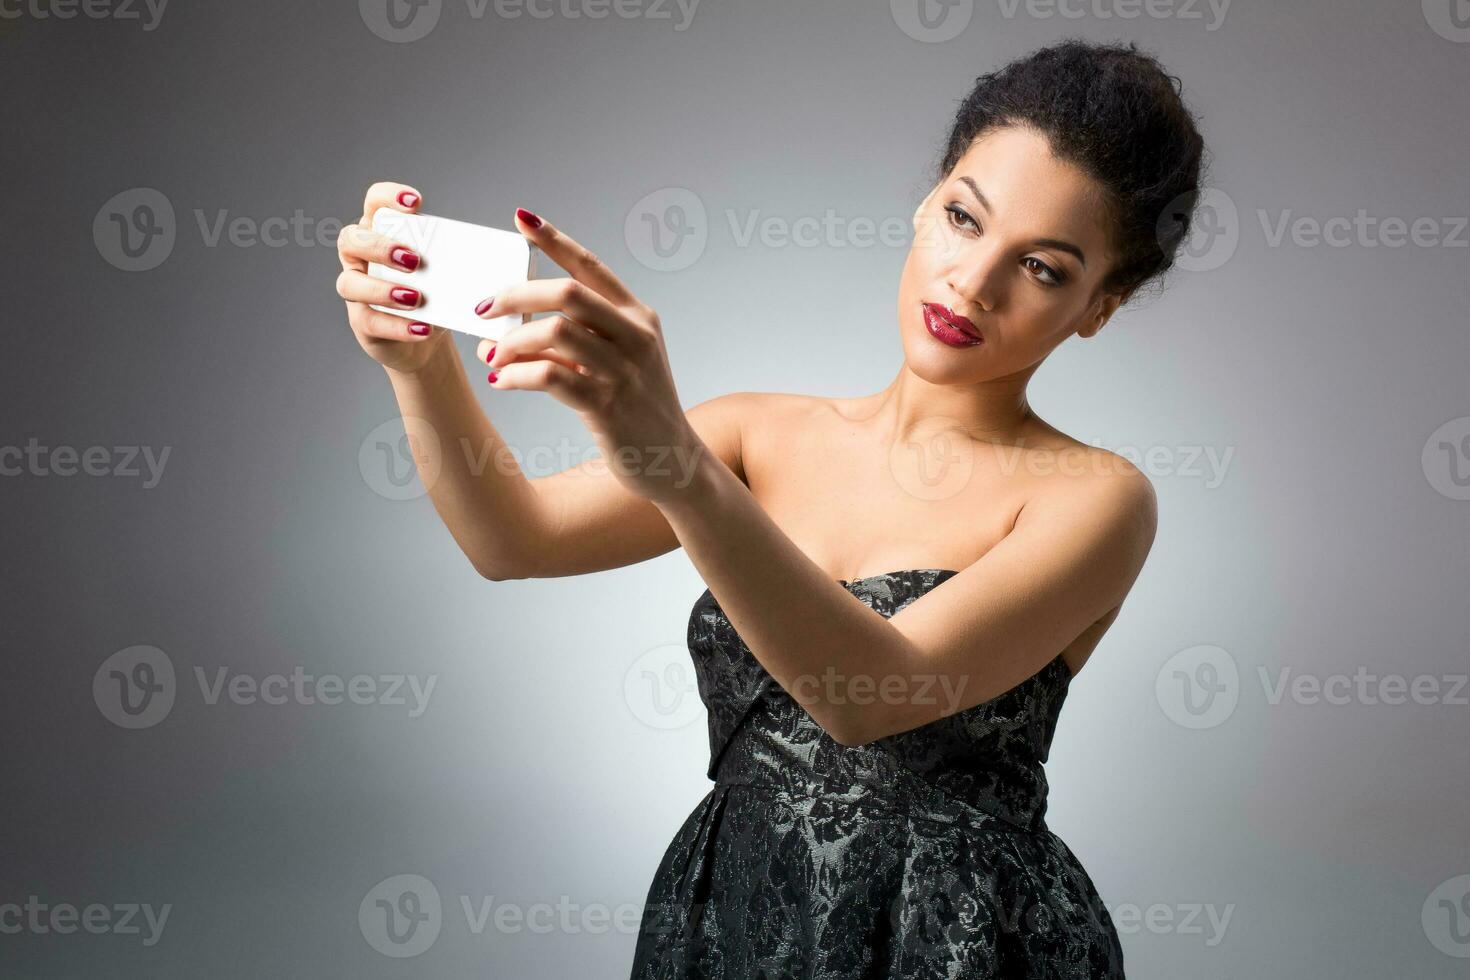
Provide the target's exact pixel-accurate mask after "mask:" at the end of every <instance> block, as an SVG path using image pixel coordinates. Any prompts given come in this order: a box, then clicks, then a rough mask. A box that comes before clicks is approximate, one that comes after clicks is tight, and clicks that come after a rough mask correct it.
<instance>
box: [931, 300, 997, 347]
mask: <svg viewBox="0 0 1470 980" xmlns="http://www.w3.org/2000/svg"><path fill="white" fill-rule="evenodd" d="M923 311H924V327H925V329H926V330H928V331H929V336H931V337H933V338H934V339H935V340H937V341H939V342H940V343H941V344H944V345H945V346H947V347H960V348H964V347H979V346H980V345H981V344H983V343H984V342H985V338H984V337H982V336H981V335H980V331H979V330H978V329H977V328H976V327H975V324H973V323H971V322H970V321H969V320H967V319H965V318H964V317H962V316H958V315H956V314H955V312H954V311H953V310H951V309H950V308H949V307H947V306H941V305H940V304H938V303H924V304H923Z"/></svg>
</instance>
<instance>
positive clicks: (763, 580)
mask: <svg viewBox="0 0 1470 980" xmlns="http://www.w3.org/2000/svg"><path fill="white" fill-rule="evenodd" d="M660 509H662V510H663V512H664V514H665V515H666V516H667V517H668V518H669V522H670V524H671V526H672V527H673V528H674V530H675V532H676V533H677V534H678V536H679V540H680V542H681V543H682V544H683V546H684V549H685V551H686V552H687V553H688V554H689V557H690V559H691V560H692V561H693V562H694V565H695V567H696V568H698V569H699V572H700V574H701V576H702V577H703V578H704V580H705V582H706V583H708V584H709V586H710V592H711V593H712V594H713V595H714V597H715V599H716V601H718V602H719V604H720V607H721V608H722V609H723V610H724V611H725V614H726V615H727V616H728V618H729V619H730V622H731V623H732V624H733V625H734V626H735V629H736V631H737V632H739V634H740V636H741V637H742V638H743V639H744V640H745V642H746V644H747V645H748V646H749V648H750V650H751V652H752V653H753V654H754V655H755V657H756V659H757V660H759V661H760V662H761V665H762V666H764V667H765V668H766V670H767V671H768V672H769V673H770V674H771V676H772V677H774V678H775V679H776V681H777V683H779V684H780V685H781V687H782V688H783V689H784V690H786V691H787V692H788V693H789V694H791V696H792V697H793V698H795V699H796V700H797V701H798V702H800V703H801V704H802V705H803V706H804V707H805V708H806V709H807V712H808V713H809V714H810V715H811V716H812V718H813V719H814V720H815V721H816V722H817V723H818V724H819V725H821V726H822V728H823V729H824V730H825V731H826V732H827V733H828V734H829V735H831V736H832V738H833V739H834V740H836V741H837V742H839V743H841V744H843V745H862V744H865V743H867V742H871V741H873V740H875V739H878V738H882V737H885V736H888V735H893V734H896V733H898V732H903V731H909V730H911V729H914V728H918V727H920V726H921V725H924V724H927V723H929V722H932V721H934V720H936V719H937V718H939V717H942V716H944V715H946V714H950V713H953V712H956V711H963V710H965V709H966V708H969V707H972V706H974V705H977V704H981V703H983V702H985V701H988V700H990V699H991V698H994V697H996V696H997V695H1000V694H1002V693H1004V692H1006V691H1008V690H1010V689H1011V688H1013V687H1015V686H1016V685H1017V684H1019V683H1020V682H1021V681H1023V680H1025V679H1026V678H1027V677H1030V676H1031V675H1033V674H1035V673H1036V672H1037V671H1039V670H1040V669H1041V668H1042V667H1043V666H1045V665H1046V664H1047V663H1048V662H1050V661H1051V660H1052V659H1054V658H1055V657H1056V656H1057V655H1058V654H1060V653H1061V652H1062V651H1064V650H1065V649H1067V648H1068V646H1069V645H1070V644H1072V643H1073V642H1076V641H1078V640H1079V639H1080V640H1082V642H1083V643H1084V644H1085V643H1086V642H1088V641H1089V640H1092V639H1093V638H1092V637H1084V634H1085V633H1086V632H1087V631H1088V630H1089V628H1092V629H1094V630H1095V631H1096V632H1097V637H1098V638H1100V636H1101V629H1105V628H1106V625H1107V624H1108V623H1110V622H1111V619H1110V618H1109V617H1110V616H1115V615H1116V612H1115V610H1116V609H1117V608H1118V607H1119V606H1121V603H1122V601H1123V598H1124V597H1125V596H1126V595H1127V593H1128V591H1129V589H1130V588H1131V587H1132V585H1133V582H1134V580H1135V579H1136V578H1137V576H1138V573H1139V571H1140V570H1141V569H1142V566H1143V563H1144V560H1145V558H1146V557H1147V555H1148V551H1149V548H1150V545H1151V544H1152V542H1153V537H1154V531H1155V527H1156V519H1157V518H1156V501H1155V496H1154V492H1153V487H1152V485H1151V484H1150V483H1149V482H1148V480H1147V478H1146V477H1144V476H1143V475H1142V474H1141V473H1139V472H1138V471H1136V470H1133V469H1131V468H1129V470H1126V471H1122V472H1119V473H1117V474H1109V475H1106V476H1099V477H1096V478H1087V479H1077V480H1072V481H1069V483H1068V486H1067V487H1066V489H1065V490H1064V491H1056V492H1052V493H1049V494H1046V495H1044V496H1043V497H1041V498H1039V499H1036V500H1033V501H1030V502H1028V503H1027V504H1026V506H1025V507H1024V508H1023V509H1022V512H1021V515H1020V516H1019V517H1018V518H1017V521H1016V525H1015V527H1014V528H1013V529H1012V530H1011V532H1010V533H1009V534H1007V535H1006V537H1005V538H1004V539H1002V540H1001V541H1000V543H998V544H997V545H995V547H993V548H991V549H990V551H988V552H987V553H986V554H985V555H983V556H982V557H981V558H980V559H979V560H978V561H976V562H974V563H973V564H971V565H970V566H969V567H968V568H965V569H963V570H961V571H960V572H959V574H957V575H955V576H953V577H952V578H950V579H948V580H947V581H945V582H943V583H942V584H940V585H939V586H937V587H936V588H934V589H932V590H930V591H929V592H927V593H925V594H924V595H923V596H921V597H919V598H918V599H916V600H915V601H914V602H912V603H911V604H909V605H908V606H906V607H905V608H904V609H903V610H901V611H900V612H898V613H896V614H895V615H894V616H892V617H891V618H889V619H885V618H884V617H883V616H882V615H881V614H880V613H878V612H877V611H876V610H874V609H873V608H871V607H870V606H868V605H867V604H866V603H864V602H862V601H861V600H860V599H858V598H857V597H856V596H854V595H853V594H852V593H851V592H849V591H848V590H847V589H845V588H844V587H843V586H842V585H841V584H839V583H837V582H835V581H832V580H831V579H829V578H828V577H827V573H826V572H825V571H824V570H823V569H821V568H820V567H818V566H817V565H816V564H815V563H814V562H812V561H811V559H809V558H808V557H806V555H805V554H803V553H802V552H801V551H800V549H798V548H797V547H796V545H795V544H794V543H793V542H792V541H791V539H790V538H788V537H787V536H786V535H785V534H784V533H782V531H781V529H780V528H779V527H777V526H776V525H775V524H774V523H773V522H772V521H771V519H770V518H769V517H768V516H767V515H766V514H765V512H764V511H763V510H762V509H761V508H760V507H759V506H758V505H757V503H756V501H755V499H754V498H753V497H752V496H751V495H750V493H749V491H748V490H747V488H746V487H744V486H742V485H739V484H738V483H736V482H735V481H733V480H731V479H730V478H729V476H728V474H721V473H719V472H718V471H717V470H715V469H714V468H713V467H706V468H704V469H703V470H702V471H701V475H700V479H698V480H697V481H696V482H695V484H694V486H693V488H692V490H691V492H688V493H685V494H683V495H681V496H678V497H672V498H670V499H669V500H667V501H665V502H664V503H662V504H660ZM1099 627H1100V628H1101V629H1100V628H1099ZM935 682H938V687H939V689H941V690H943V691H945V692H946V696H945V697H944V698H939V699H935V698H927V697H926V698H919V697H917V696H915V697H906V696H905V695H907V694H915V695H917V694H918V693H919V692H921V691H931V690H932V689H933V688H934V685H935ZM877 691H881V692H884V696H883V697H874V692H877Z"/></svg>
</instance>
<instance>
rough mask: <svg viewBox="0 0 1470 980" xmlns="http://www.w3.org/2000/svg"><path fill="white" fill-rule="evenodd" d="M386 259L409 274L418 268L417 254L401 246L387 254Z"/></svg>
mask: <svg viewBox="0 0 1470 980" xmlns="http://www.w3.org/2000/svg"><path fill="white" fill-rule="evenodd" d="M388 257H389V258H390V259H392V260H393V261H394V263H395V264H397V265H399V266H401V267H403V268H405V269H407V270H408V271H409V272H412V271H413V270H415V269H417V268H418V267H419V257H418V253H417V252H410V251H409V250H408V249H406V248H403V247H401V246H400V247H399V248H395V249H394V250H393V251H391V252H389V253H388Z"/></svg>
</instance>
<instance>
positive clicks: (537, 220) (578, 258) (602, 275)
mask: <svg viewBox="0 0 1470 980" xmlns="http://www.w3.org/2000/svg"><path fill="white" fill-rule="evenodd" d="M516 227H518V228H519V229H520V230H521V234H523V235H525V236H526V237H527V238H528V239H530V240H531V241H532V242H533V243H534V244H535V245H536V246H537V247H538V248H540V249H541V251H543V252H545V253H546V254H547V256H548V257H549V258H550V259H551V261H553V262H555V263H556V264H557V265H559V266H561V267H562V268H563V269H565V270H566V271H567V273H568V274H569V275H570V276H571V277H572V278H573V279H575V280H577V281H578V282H580V283H582V284H583V285H584V286H588V287H590V288H591V289H592V290H593V291H594V292H596V293H598V294H599V295H601V296H603V297H605V298H606V299H608V300H609V301H611V302H612V303H613V304H614V305H615V306H635V305H638V302H639V300H638V297H636V296H634V295H633V291H632V290H630V289H629V288H628V287H627V286H625V285H623V281H622V280H621V279H619V278H618V277H617V276H616V275H614V274H613V271H612V270H611V269H609V268H608V267H607V266H606V265H604V264H603V262H602V260H601V259H599V258H598V257H597V256H596V255H595V254H594V253H593V252H592V250H591V249H589V248H587V246H585V245H583V244H582V243H581V242H578V241H577V240H576V239H574V238H572V237H571V236H570V235H567V234H566V233H564V232H563V231H561V230H560V229H559V228H557V227H556V226H555V225H553V224H552V223H551V222H549V221H547V220H546V219H544V218H542V217H540V216H539V215H536V214H533V213H532V212H530V211H527V210H526V209H525V208H517V209H516Z"/></svg>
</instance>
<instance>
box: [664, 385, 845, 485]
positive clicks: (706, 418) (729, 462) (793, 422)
mask: <svg viewBox="0 0 1470 980" xmlns="http://www.w3.org/2000/svg"><path fill="white" fill-rule="evenodd" d="M825 402H826V400H825V399H821V398H814V397H809V396H805V395H788V394H782V393H779V392H769V391H732V392H728V393H727V394H723V395H716V396H715V397H713V398H707V399H705V400H704V401H702V402H700V403H698V404H697V405H695V406H694V407H692V408H690V409H688V410H687V411H686V412H685V413H684V415H685V417H686V418H688V419H689V422H690V424H691V425H693V426H694V430H695V431H696V432H697V433H698V434H699V437H700V438H701V439H703V440H704V441H705V442H706V443H707V444H709V446H710V448H711V449H713V450H714V451H715V452H716V454H718V455H719V457H720V458H721V459H722V460H724V462H725V465H726V466H728V467H730V469H731V470H732V471H733V472H734V473H735V474H736V475H737V476H739V477H740V478H741V480H743V481H745V482H746V483H749V482H750V481H749V479H748V478H747V474H746V471H745V461H746V459H747V458H748V457H747V452H748V451H753V450H754V448H755V446H756V443H757V440H758V439H759V436H760V434H761V433H763V432H769V431H772V430H773V429H777V430H779V431H781V432H783V433H784V434H786V435H787V436H791V435H795V434H797V433H799V432H800V431H801V428H802V425H803V423H804V422H805V423H811V422H815V421H816V419H817V418H818V416H819V414H820V413H821V412H822V411H823V405H824V403H825Z"/></svg>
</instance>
